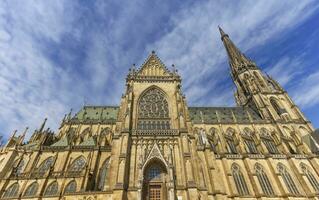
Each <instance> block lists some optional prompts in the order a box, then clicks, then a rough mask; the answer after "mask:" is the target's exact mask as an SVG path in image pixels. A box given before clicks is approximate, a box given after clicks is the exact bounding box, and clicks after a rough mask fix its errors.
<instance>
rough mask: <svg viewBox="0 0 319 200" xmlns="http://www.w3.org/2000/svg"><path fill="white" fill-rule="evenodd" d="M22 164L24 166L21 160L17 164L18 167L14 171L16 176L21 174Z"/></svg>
mask: <svg viewBox="0 0 319 200" xmlns="http://www.w3.org/2000/svg"><path fill="white" fill-rule="evenodd" d="M24 164H25V162H24V160H21V161H20V162H19V165H18V166H17V168H16V171H15V174H16V175H20V174H21V173H22V171H23V167H24Z"/></svg>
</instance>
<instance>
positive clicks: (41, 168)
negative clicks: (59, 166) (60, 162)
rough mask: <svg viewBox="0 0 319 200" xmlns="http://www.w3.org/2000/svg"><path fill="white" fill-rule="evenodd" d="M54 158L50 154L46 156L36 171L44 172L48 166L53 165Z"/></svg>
mask: <svg viewBox="0 0 319 200" xmlns="http://www.w3.org/2000/svg"><path fill="white" fill-rule="evenodd" d="M53 162H54V158H53V157H52V156H51V157H49V158H47V159H46V160H45V161H43V162H42V164H41V165H40V166H39V168H38V171H39V172H40V173H45V172H47V171H48V170H49V169H50V167H51V166H52V165H53Z"/></svg>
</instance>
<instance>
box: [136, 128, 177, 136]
mask: <svg viewBox="0 0 319 200" xmlns="http://www.w3.org/2000/svg"><path fill="white" fill-rule="evenodd" d="M178 134H179V131H178V130H177V129H153V130H145V129H134V130H132V135H144V136H148V135H149V136H175V135H178Z"/></svg>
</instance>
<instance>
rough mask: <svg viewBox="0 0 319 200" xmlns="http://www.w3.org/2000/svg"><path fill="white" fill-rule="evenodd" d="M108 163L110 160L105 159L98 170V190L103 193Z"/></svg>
mask: <svg viewBox="0 0 319 200" xmlns="http://www.w3.org/2000/svg"><path fill="white" fill-rule="evenodd" d="M109 163H110V159H107V160H106V161H105V162H104V163H103V165H102V167H101V169H100V175H99V183H98V189H99V190H101V191H103V189H104V185H105V181H106V177H107V173H108V168H109Z"/></svg>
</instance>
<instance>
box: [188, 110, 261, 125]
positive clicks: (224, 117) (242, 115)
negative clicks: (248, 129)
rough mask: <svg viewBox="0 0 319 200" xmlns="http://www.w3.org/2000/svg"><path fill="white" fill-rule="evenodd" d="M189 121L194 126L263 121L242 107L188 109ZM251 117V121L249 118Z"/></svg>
mask: <svg viewBox="0 0 319 200" xmlns="http://www.w3.org/2000/svg"><path fill="white" fill-rule="evenodd" d="M188 110H189V115H190V119H191V121H192V122H193V123H194V124H203V123H205V124H211V123H235V122H237V123H249V122H250V120H252V121H254V122H262V121H263V119H262V118H261V117H260V116H259V114H258V113H256V112H255V111H254V110H252V109H250V108H244V107H189V108H188ZM249 116H250V117H251V119H250V118H249Z"/></svg>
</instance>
